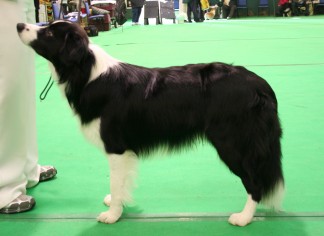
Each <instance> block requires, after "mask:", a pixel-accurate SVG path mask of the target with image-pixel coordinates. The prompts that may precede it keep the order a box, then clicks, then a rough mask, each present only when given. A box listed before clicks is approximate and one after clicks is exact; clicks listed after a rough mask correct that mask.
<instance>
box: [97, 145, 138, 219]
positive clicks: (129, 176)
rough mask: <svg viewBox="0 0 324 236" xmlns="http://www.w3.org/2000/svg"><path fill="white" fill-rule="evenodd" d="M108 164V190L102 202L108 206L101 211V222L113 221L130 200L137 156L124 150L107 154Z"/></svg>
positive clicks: (118, 216)
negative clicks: (119, 152) (109, 193)
mask: <svg viewBox="0 0 324 236" xmlns="http://www.w3.org/2000/svg"><path fill="white" fill-rule="evenodd" d="M108 161H109V166H110V192H111V195H108V196H107V197H106V198H105V200H104V202H105V203H106V204H107V205H109V206H110V209H109V210H108V211H106V212H102V213H101V214H100V215H99V217H98V221H100V222H103V223H108V224H112V223H115V222H116V221H117V220H118V219H119V218H120V216H121V215H122V213H123V205H124V204H126V203H128V202H131V201H132V197H131V190H132V188H133V186H134V179H135V177H136V172H137V156H136V154H135V153H134V152H132V151H126V152H124V153H123V154H122V155H117V154H109V155H108Z"/></svg>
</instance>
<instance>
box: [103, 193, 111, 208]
mask: <svg viewBox="0 0 324 236" xmlns="http://www.w3.org/2000/svg"><path fill="white" fill-rule="evenodd" d="M104 203H105V204H106V206H110V203H111V194H108V195H107V196H106V197H105V199H104Z"/></svg>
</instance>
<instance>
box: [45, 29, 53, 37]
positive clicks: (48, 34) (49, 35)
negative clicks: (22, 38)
mask: <svg viewBox="0 0 324 236" xmlns="http://www.w3.org/2000/svg"><path fill="white" fill-rule="evenodd" d="M45 34H46V36H47V37H52V36H53V32H52V31H50V30H46V32H45Z"/></svg>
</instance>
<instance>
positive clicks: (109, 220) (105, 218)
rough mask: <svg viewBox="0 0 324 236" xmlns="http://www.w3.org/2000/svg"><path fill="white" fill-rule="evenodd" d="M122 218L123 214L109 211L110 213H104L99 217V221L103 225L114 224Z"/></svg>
mask: <svg viewBox="0 0 324 236" xmlns="http://www.w3.org/2000/svg"><path fill="white" fill-rule="evenodd" d="M120 216H121V213H119V212H114V211H111V210H109V211H105V212H102V213H101V214H100V215H99V216H98V218H97V220H98V221H100V222H102V223H106V224H113V223H115V222H116V221H117V220H118V219H119V218H120Z"/></svg>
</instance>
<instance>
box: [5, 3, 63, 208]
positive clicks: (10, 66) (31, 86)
mask: <svg viewBox="0 0 324 236" xmlns="http://www.w3.org/2000/svg"><path fill="white" fill-rule="evenodd" d="M0 9H1V20H0V32H1V36H0V213H18V212H22V211H27V210H30V209H32V208H33V206H34V205H35V200H34V198H33V197H31V196H28V195H26V188H30V187H33V186H35V185H37V184H38V182H39V181H43V180H48V179H51V178H53V177H54V176H55V175H56V173H57V171H56V169H55V168H54V167H52V166H40V165H39V164H38V151H37V143H36V101H35V100H36V96H35V64H34V52H33V51H32V50H31V49H30V48H28V47H26V46H24V45H23V44H22V43H21V42H20V40H19V37H18V34H17V30H16V25H17V23H19V22H29V23H34V22H35V7H34V2H33V1H32V0H0Z"/></svg>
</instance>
